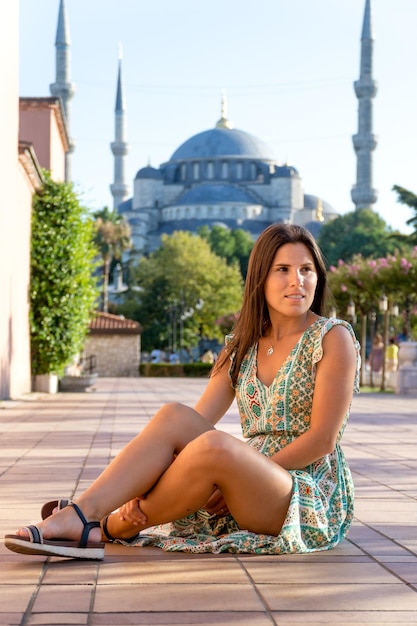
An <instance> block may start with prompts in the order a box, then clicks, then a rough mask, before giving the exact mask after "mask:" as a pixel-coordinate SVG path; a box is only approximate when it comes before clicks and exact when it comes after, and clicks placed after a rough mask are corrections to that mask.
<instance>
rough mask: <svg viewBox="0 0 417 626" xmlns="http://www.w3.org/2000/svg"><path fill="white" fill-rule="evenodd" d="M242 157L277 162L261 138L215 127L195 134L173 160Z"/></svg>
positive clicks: (233, 129)
mask: <svg viewBox="0 0 417 626" xmlns="http://www.w3.org/2000/svg"><path fill="white" fill-rule="evenodd" d="M219 157H223V158H226V157H238V158H239V157H240V158H246V159H257V160H262V161H273V162H276V158H275V155H274V154H273V153H272V151H271V150H270V148H269V147H268V146H267V145H266V144H265V143H264V142H263V141H261V140H260V139H258V138H257V137H255V136H254V135H251V134H249V133H246V132H244V131H243V130H238V129H237V128H213V129H211V130H206V131H203V132H202V133H198V134H197V135H194V136H193V137H191V138H190V139H188V140H187V141H185V142H184V143H183V144H182V145H181V146H180V147H179V148H178V149H177V150H176V151H175V152H174V154H173V155H172V157H171V158H170V162H172V161H187V160H195V159H210V158H211V159H214V158H219Z"/></svg>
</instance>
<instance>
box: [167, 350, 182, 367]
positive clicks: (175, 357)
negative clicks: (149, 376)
mask: <svg viewBox="0 0 417 626" xmlns="http://www.w3.org/2000/svg"><path fill="white" fill-rule="evenodd" d="M169 362H170V363H171V365H177V363H179V362H180V357H179V356H178V354H177V353H176V352H174V350H171V354H170V355H169Z"/></svg>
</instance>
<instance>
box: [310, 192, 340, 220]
mask: <svg viewBox="0 0 417 626" xmlns="http://www.w3.org/2000/svg"><path fill="white" fill-rule="evenodd" d="M318 206H321V209H322V211H323V213H326V214H331V215H335V214H336V211H335V209H334V208H333V207H332V205H331V204H329V203H328V202H326V200H322V199H321V198H319V197H318V196H313V195H311V194H307V193H305V194H304V208H305V209H317V207H318Z"/></svg>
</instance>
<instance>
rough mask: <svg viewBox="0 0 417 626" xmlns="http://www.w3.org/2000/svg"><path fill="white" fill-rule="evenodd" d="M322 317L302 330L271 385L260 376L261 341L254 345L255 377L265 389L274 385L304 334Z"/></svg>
mask: <svg viewBox="0 0 417 626" xmlns="http://www.w3.org/2000/svg"><path fill="white" fill-rule="evenodd" d="M321 319H323V318H322V317H318V318H317V319H315V320H314V322H312V323H311V324H310V326H307V328H306V329H305V330H304V331H303V332H302V334H301V335H300V337H299V338H298V339H297V341H296V343H295V344H294V345H293V347H292V348H291V350H290V351H289V353H288V354H287V356H286V357H285V359H284V360H283V362H282V363H281V365H280V366H279V368H278V369H277V371H276V372H275V376H274V378H273V379H272V381H271V384H270V385H267V384H266V383H264V382H263V381H262V380H261V379H260V378H259V376H258V348H259V342H257V343H256V345H255V346H254V349H255V359H254V371H255V378H256V380H257V381H258V382H259V383H260V384H261V385H262V386H263V387H264V388H265V389H267V390H268V391H269V390H270V389H271V387H272V385H273V384H274V383H275V381H276V379H277V378H278V374H279V373H280V371H281V370H282V368H283V367H284V365H286V364H287V361H288V360H289V359H290V357H291V356H292V354H293V352H294V351H295V350H297V349H298V346H299V344H300V343H301V341H302V339H303V337H304V335H305V334H306V332H307V331H309V330H310V328H312V327H313V326H314V325H315V324H316V323H317V322H318V321H319V320H321Z"/></svg>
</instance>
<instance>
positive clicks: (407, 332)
mask: <svg viewBox="0 0 417 626" xmlns="http://www.w3.org/2000/svg"><path fill="white" fill-rule="evenodd" d="M328 277H329V284H330V287H331V290H332V293H333V298H334V304H335V307H336V311H337V315H338V316H339V317H341V318H346V319H348V318H349V316H348V311H349V310H350V311H352V310H353V306H352V305H354V309H355V312H356V313H357V314H358V317H359V328H358V329H357V331H358V335H359V337H360V343H361V347H362V354H363V355H365V347H366V338H367V321H368V319H369V318H370V319H371V320H372V321H378V311H379V308H380V303H381V301H382V302H383V301H384V300H385V301H386V313H384V315H385V317H384V315H383V316H382V321H384V322H385V335H386V333H387V329H386V326H387V319H388V320H389V315H390V313H391V314H392V313H393V312H394V311H395V310H396V309H398V311H399V313H400V316H399V317H398V320H397V322H396V325H397V326H399V329H400V333H401V335H402V336H403V337H404V338H405V339H411V338H412V336H413V334H415V333H416V331H417V246H416V247H415V248H413V249H412V250H411V251H410V252H408V253H401V254H395V255H388V256H386V257H383V258H378V259H365V258H363V257H362V256H361V255H360V254H357V255H355V256H354V257H353V259H352V261H350V262H349V263H345V262H344V261H343V260H339V262H338V264H337V266H331V267H330V269H329V275H328ZM349 305H350V307H349ZM349 321H353V322H354V323H356V320H354V319H352V318H350V320H349ZM392 321H393V319H392V316H391V322H392ZM384 339H385V341H387V337H386V336H385V337H384ZM363 360H365V359H364V356H363ZM362 379H363V370H362Z"/></svg>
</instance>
